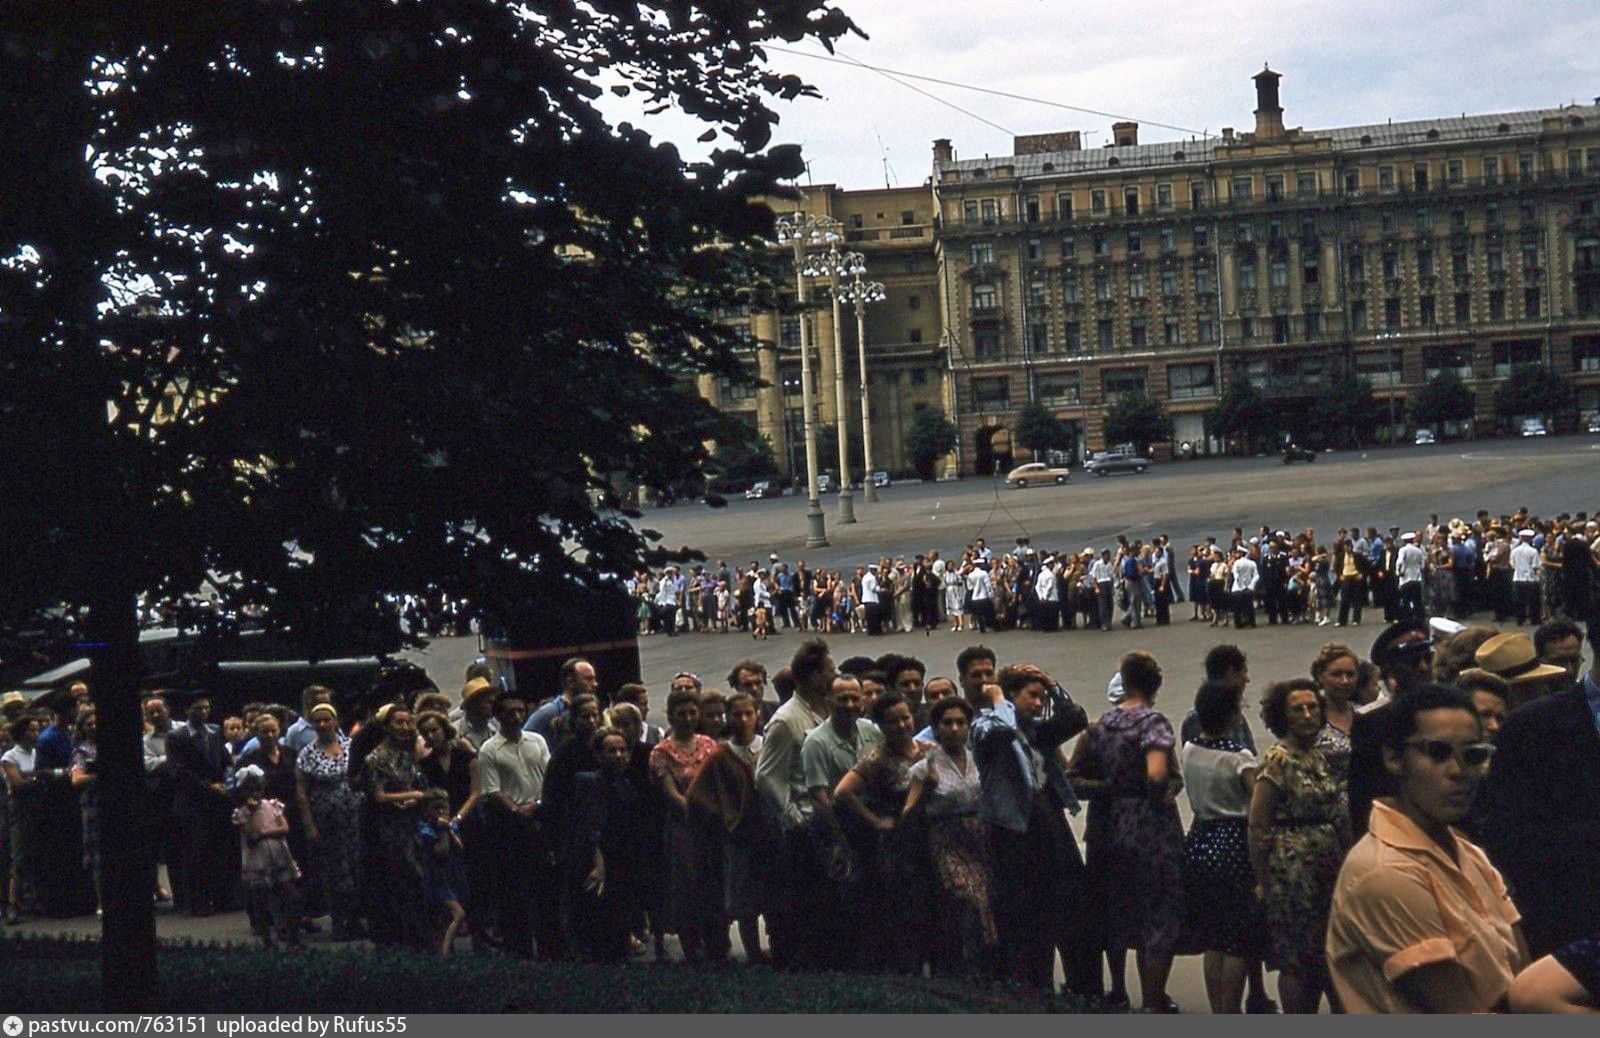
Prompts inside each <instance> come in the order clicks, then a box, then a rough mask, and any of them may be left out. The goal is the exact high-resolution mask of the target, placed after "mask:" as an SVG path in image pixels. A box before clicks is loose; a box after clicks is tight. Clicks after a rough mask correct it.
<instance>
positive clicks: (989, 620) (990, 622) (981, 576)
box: [967, 560, 994, 632]
mask: <svg viewBox="0 0 1600 1038" xmlns="http://www.w3.org/2000/svg"><path fill="white" fill-rule="evenodd" d="M967 592H968V593H969V594H970V595H971V598H972V601H971V605H970V606H969V611H970V612H971V613H972V618H973V619H974V620H976V621H977V622H978V630H979V631H980V632H981V631H987V630H989V628H991V627H993V626H994V579H993V578H992V577H990V576H989V564H988V563H987V562H984V561H981V560H980V561H979V562H978V563H977V564H976V565H972V566H969V567H968V569H967Z"/></svg>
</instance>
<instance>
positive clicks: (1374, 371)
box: [1356, 350, 1400, 386]
mask: <svg viewBox="0 0 1600 1038" xmlns="http://www.w3.org/2000/svg"><path fill="white" fill-rule="evenodd" d="M1356 377H1357V378H1364V379H1366V380H1367V381H1368V382H1370V383H1372V385H1373V386H1396V385H1399V384H1400V351H1399V350H1375V351H1373V352H1371V353H1358V354H1356Z"/></svg>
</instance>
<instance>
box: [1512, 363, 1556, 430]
mask: <svg viewBox="0 0 1600 1038" xmlns="http://www.w3.org/2000/svg"><path fill="white" fill-rule="evenodd" d="M1575 404H1576V397H1575V395H1574V393H1573V390H1572V384H1571V383H1569V382H1568V381H1567V380H1566V379H1564V378H1562V377H1561V376H1560V375H1557V374H1556V373H1555V372H1553V371H1551V370H1550V369H1549V368H1547V367H1545V366H1544V365H1542V364H1524V365H1521V366H1519V367H1517V368H1514V369H1513V370H1512V372H1511V377H1510V378H1508V379H1506V381H1505V382H1503V383H1501V385H1500V387H1499V388H1498V389H1496V390H1495V391H1494V413H1495V414H1496V415H1498V416H1499V417H1500V418H1501V419H1503V420H1505V421H1506V422H1507V423H1509V422H1511V421H1514V420H1516V419H1518V418H1544V419H1546V420H1548V421H1550V422H1551V423H1552V424H1554V423H1558V422H1563V421H1567V420H1568V419H1569V418H1570V416H1571V415H1572V412H1573V410H1574V408H1575Z"/></svg>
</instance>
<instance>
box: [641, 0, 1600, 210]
mask: <svg viewBox="0 0 1600 1038" xmlns="http://www.w3.org/2000/svg"><path fill="white" fill-rule="evenodd" d="M838 6H840V7H841V8H842V9H843V10H844V11H845V12H846V13H847V14H849V15H850V16H851V17H852V18H853V19H854V20H855V21H856V23H857V24H858V25H859V26H860V27H861V30H862V31H863V32H864V33H866V34H867V36H868V38H867V39H861V38H860V37H847V38H845V39H843V40H840V41H839V43H838V50H839V51H840V52H842V54H843V55H846V56H848V57H850V58H854V59H856V60H858V61H861V62H865V63H867V64H872V65H878V66H883V67H886V68H889V69H900V70H904V71H908V72H915V73H918V74H922V75H929V76H936V77H939V78H941V79H948V80H952V81H956V82H961V83H966V84H970V85H974V86H982V87H987V88H990V89H995V90H1003V91H1007V92H1010V93H1015V94H1023V95H1028V96H1030V97H1036V98H1042V99H1045V100H1049V101H1054V102H1058V103H1063V104H1069V105H1075V106H1079V107H1083V108H1090V109H1097V110H1100V111H1103V112H1110V113H1115V114H1117V115H1125V116H1128V117H1130V118H1133V119H1135V120H1137V121H1138V122H1139V123H1140V124H1141V125H1140V130H1139V140H1140V141H1141V142H1150V141H1158V140H1172V139H1177V138H1182V137H1185V136H1187V134H1184V133H1182V132H1180V131H1177V130H1172V129H1163V128H1159V127H1156V126H1152V125H1150V123H1151V122H1161V123H1169V124H1172V125H1174V126H1180V127H1186V128H1189V129H1193V130H1196V131H1201V130H1208V131H1210V132H1211V133H1213V134H1215V133H1217V132H1218V131H1219V130H1220V129H1221V128H1222V127H1224V126H1232V127H1235V128H1237V129H1240V130H1245V129H1249V128H1250V127H1251V126H1253V121H1254V116H1253V115H1252V112H1253V109H1254V108H1255V97H1254V87H1253V85H1252V84H1251V82H1250V77H1251V76H1252V75H1254V74H1255V73H1256V72H1257V71H1259V70H1260V69H1261V66H1262V63H1263V62H1270V63H1271V65H1272V67H1273V68H1274V69H1275V70H1277V71H1278V72H1279V73H1281V74H1282V75H1283V84H1282V96H1281V103H1282V105H1283V109H1284V123H1285V125H1287V126H1291V127H1293V126H1303V127H1305V128H1307V129H1314V128H1318V127H1329V126H1347V125H1356V124H1361V123H1372V122H1382V121H1384V120H1386V119H1394V120H1396V121H1399V120H1404V119H1425V118H1430V117H1435V116H1443V115H1460V114H1461V113H1463V112H1465V113H1468V114H1475V113H1487V112H1500V111H1510V110H1516V109H1524V108H1546V107H1554V106H1557V105H1560V104H1565V103H1568V102H1573V101H1576V102H1580V103H1583V104H1591V103H1593V101H1594V98H1595V97H1596V96H1597V95H1600V59H1597V55H1600V48H1597V45H1596V40H1600V3H1597V2H1595V0H1534V2H1524V0H1454V2H1445V0H1404V2H1401V3H1395V2H1393V0H1388V2H1371V0H1342V2H1303V0H1184V2H1183V3H1180V4H1173V5H1166V6H1165V7H1158V6H1156V5H1147V4H1134V3H1129V2H1127V0H1120V2H1114V3H1113V2H1108V0H1076V2H1074V0H838ZM797 49H803V50H808V51H811V52H813V53H819V54H820V53H825V52H823V51H822V49H821V48H820V47H819V46H817V45H816V44H814V43H807V44H802V45H800V47H799V48H797ZM771 64H772V65H773V66H774V67H776V68H778V69H781V70H783V71H786V72H794V73H796V74H798V75H800V76H802V77H803V78H804V79H805V80H806V81H807V82H809V83H811V84H813V85H814V86H815V87H816V88H817V89H818V90H819V91H820V92H821V94H822V97H821V98H820V99H811V100H805V101H800V102H796V103H793V104H785V105H783V106H781V107H780V109H779V111H780V114H781V117H782V121H781V122H780V124H779V126H778V128H777V131H776V134H775V136H774V140H775V141H780V142H795V143H799V144H802V145H803V146H804V149H805V155H806V157H807V159H808V161H809V162H810V173H811V180H812V182H814V183H818V184H822V183H837V184H841V185H843V186H845V187H849V188H865V187H881V186H883V184H884V183H885V164H884V159H885V157H887V160H888V181H889V182H890V183H893V184H896V185H897V186H914V185H917V184H921V183H922V182H923V181H924V180H925V179H926V178H927V176H928V175H929V171H930V168H931V162H932V141H933V140H934V138H936V137H949V138H950V139H951V140H952V141H953V142H954V144H955V147H956V154H957V157H959V158H977V157H981V156H983V155H985V154H993V155H1008V154H1010V153H1011V134H1012V133H1042V132H1047V131H1053V130H1081V131H1083V132H1084V145H1085V146H1086V147H1098V146H1100V145H1103V144H1105V143H1106V142H1107V141H1109V140H1110V127H1111V123H1112V122H1113V121H1114V120H1113V119H1110V118H1106V117H1103V116H1098V115H1090V114H1086V113H1081V112H1075V111H1067V110H1064V109H1060V108H1051V107H1047V106H1045V105H1041V104H1035V103H1029V102H1025V101H1014V100H1009V99H1006V98H1000V97H993V96H989V95H985V94H980V93H976V92H973V91H970V90H963V89H959V88H956V87H949V86H940V85H937V84H933V83H926V82H920V81H910V82H911V83H912V85H913V86H915V87H916V88H917V89H920V90H925V91H927V92H928V93H930V94H933V95H936V96H937V97H939V98H942V99H943V100H945V101H948V102H950V103H951V104H954V105H958V106H960V107H961V108H965V109H967V110H968V111H970V112H973V113H975V114H976V115H979V116H982V117H983V118H984V119H987V120H989V121H990V122H992V123H995V124H997V125H998V126H1001V127H1004V128H1005V129H1004V130H1003V131H1002V130H1000V129H996V128H995V127H994V126H989V125H985V123H983V122H981V121H979V120H978V119H976V118H973V117H972V116H969V115H964V114H962V113H960V112H958V111H955V110H954V109H952V108H949V107H946V106H945V105H943V104H940V103H939V102H938V101H936V100H933V99H932V98H929V97H926V96H923V95H921V94H918V93H917V92H916V91H915V90H913V89H911V88H910V87H908V86H903V85H900V84H899V83H896V82H892V81H891V80H889V79H887V78H885V77H884V76H882V75H879V74H878V73H876V72H871V71H868V70H866V69H862V68H859V67H855V66H850V65H842V64H834V63H829V62H824V61H817V60H812V59H809V58H806V57H801V56H797V55H791V54H782V53H777V52H776V51H773V52H772V53H771ZM609 107H610V108H611V110H612V112H613V114H614V116H615V117H617V118H632V119H635V120H636V121H638V116H637V113H636V112H631V111H628V110H627V109H626V108H625V107H621V106H619V105H617V104H613V105H611V106H609ZM643 125H646V126H648V127H649V128H650V129H651V130H652V132H654V133H656V134H657V135H658V136H662V137H666V138H668V139H672V140H674V141H675V142H677V143H678V144H679V145H680V147H681V148H682V149H683V151H684V153H685V154H686V155H694V154H695V153H696V149H702V148H704V147H707V146H706V145H697V144H695V143H694V138H695V137H697V136H698V135H699V133H700V131H701V130H702V129H703V127H698V126H696V127H693V128H692V129H691V128H690V126H689V123H688V120H684V119H681V118H678V119H673V118H665V117H664V118H660V119H656V120H644V121H643ZM880 142H881V143H880Z"/></svg>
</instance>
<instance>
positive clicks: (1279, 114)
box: [1250, 65, 1283, 141]
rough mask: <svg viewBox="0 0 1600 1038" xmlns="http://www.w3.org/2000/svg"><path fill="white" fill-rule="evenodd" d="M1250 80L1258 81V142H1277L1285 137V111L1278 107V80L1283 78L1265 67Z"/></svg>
mask: <svg viewBox="0 0 1600 1038" xmlns="http://www.w3.org/2000/svg"><path fill="white" fill-rule="evenodd" d="M1250 78H1251V79H1254V80H1255V81H1256V140H1258V141H1270V140H1276V139H1277V138H1279V137H1282V136H1283V109H1282V108H1281V107H1280V106H1279V105H1278V80H1280V79H1282V78H1283V77H1282V76H1280V75H1278V74H1277V73H1276V72H1274V71H1272V69H1270V68H1267V67H1266V66H1264V65H1263V66H1262V68H1261V71H1260V72H1257V73H1256V74H1255V75H1254V76H1251V77H1250Z"/></svg>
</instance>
